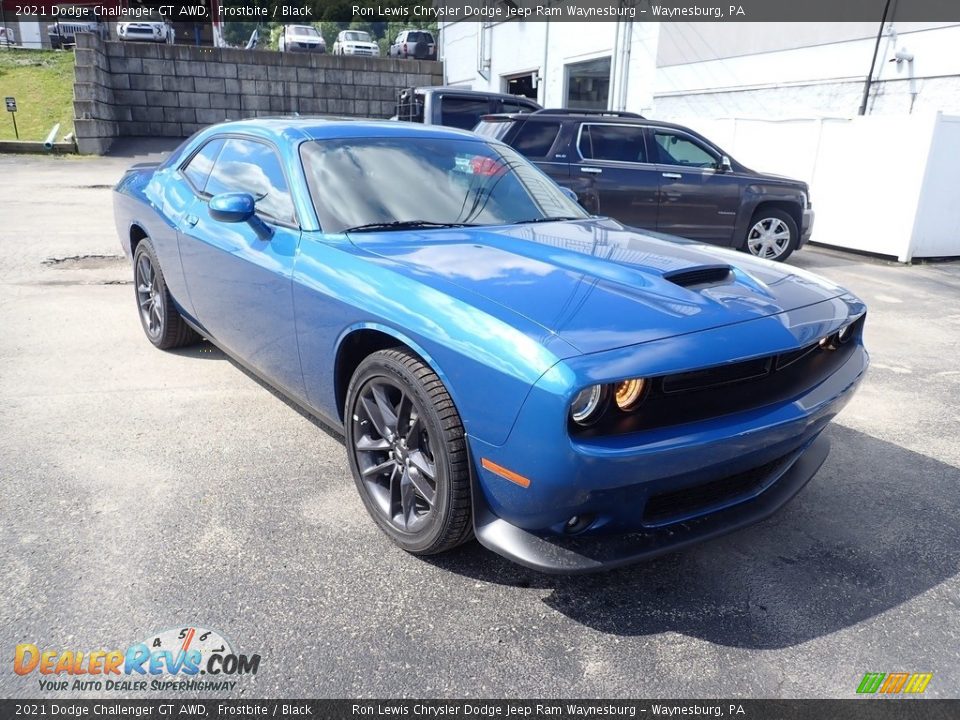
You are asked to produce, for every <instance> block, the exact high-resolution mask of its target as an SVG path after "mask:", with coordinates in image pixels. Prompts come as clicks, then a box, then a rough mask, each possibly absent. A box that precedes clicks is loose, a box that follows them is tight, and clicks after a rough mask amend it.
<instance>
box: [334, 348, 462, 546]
mask: <svg viewBox="0 0 960 720" xmlns="http://www.w3.org/2000/svg"><path fill="white" fill-rule="evenodd" d="M345 430H346V441H347V453H348V456H349V460H350V469H351V471H352V473H353V477H354V480H355V482H356V485H357V489H358V490H359V492H360V496H361V498H362V499H363V502H364V505H366V508H367V511H368V512H369V513H370V515H371V516H372V517H373V519H374V520H375V521H376V523H377V525H379V526H380V528H381V529H382V530H383V531H384V532H385V533H386V534H387V535H389V536H390V538H391V539H392V540H393V541H394V542H395V543H397V544H398V545H399V546H400V547H402V548H403V549H404V550H407V551H408V552H411V553H414V554H418V555H431V554H435V553H439V552H443V551H445V550H449V549H450V548H452V547H455V546H456V545H459V544H461V543H462V542H464V541H465V540H467V539H468V538H469V537H470V534H471V531H472V524H471V512H470V481H469V469H468V462H467V451H466V443H465V440H464V433H463V425H462V423H461V422H460V416H459V414H458V413H457V410H456V408H455V407H454V405H453V401H452V400H451V399H450V395H449V394H448V393H447V390H446V388H445V387H444V385H443V383H442V382H441V381H440V378H439V377H437V375H436V373H434V372H433V370H431V369H430V367H429V366H427V365H426V364H425V363H424V362H423V361H422V360H420V358H418V357H417V356H416V355H414V354H412V353H410V352H409V351H407V350H404V349H399V348H398V349H391V350H381V351H378V352H375V353H373V354H372V355H370V356H369V357H367V358H366V359H365V360H363V362H361V363H360V365H359V367H358V368H357V370H356V372H355V373H354V375H353V378H352V380H351V382H350V387H349V389H348V391H347V402H346V412H345Z"/></svg>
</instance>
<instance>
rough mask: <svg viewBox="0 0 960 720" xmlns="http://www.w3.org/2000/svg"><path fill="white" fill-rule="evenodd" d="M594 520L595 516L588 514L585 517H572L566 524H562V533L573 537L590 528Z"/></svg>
mask: <svg viewBox="0 0 960 720" xmlns="http://www.w3.org/2000/svg"><path fill="white" fill-rule="evenodd" d="M596 519H597V516H596V515H594V514H593V513H588V514H586V515H574V516H572V517H571V518H570V519H569V520H567V522H566V523H564V526H563V531H564V532H565V533H567V534H568V535H575V534H577V533H579V532H583V531H584V530H586V529H587V528H588V527H590V526H591V525H592V524H593V521H594V520H596Z"/></svg>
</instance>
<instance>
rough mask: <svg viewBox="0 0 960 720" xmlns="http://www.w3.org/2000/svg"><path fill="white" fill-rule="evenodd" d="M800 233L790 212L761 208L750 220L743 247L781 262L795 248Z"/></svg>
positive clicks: (754, 253)
mask: <svg viewBox="0 0 960 720" xmlns="http://www.w3.org/2000/svg"><path fill="white" fill-rule="evenodd" d="M799 238H800V233H799V231H798V230H797V223H796V222H795V221H794V219H793V218H792V217H790V214H789V213H787V212H784V211H783V210H780V209H778V208H769V209H761V210H759V211H757V212H756V213H755V214H754V216H753V219H752V220H751V221H750V228H749V229H748V230H747V237H746V238H745V239H744V244H743V249H744V250H746V251H747V252H748V253H750V254H751V255H755V256H757V257H760V258H764V259H765V260H777V261H778V262H782V261H784V260H786V259H787V258H788V257H790V254H791V253H792V252H793V251H794V250H796V249H797V241H798V240H799Z"/></svg>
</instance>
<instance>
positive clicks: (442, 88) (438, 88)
mask: <svg viewBox="0 0 960 720" xmlns="http://www.w3.org/2000/svg"><path fill="white" fill-rule="evenodd" d="M413 91H414V92H418V93H435V92H449V93H457V94H458V95H475V96H477V97H488V98H497V99H499V100H522V101H524V102H528V103H533V104H534V105H536V106H537V107H540V105H539V104H538V103H537V101H536V100H534V99H533V98H528V97H526V96H524V95H511V94H510V93H498V92H492V91H487V90H472V89H470V88H462V87H455V86H451V85H424V86H422V87H416V88H414V89H413ZM516 114H520V113H516ZM522 114H524V115H529V113H522Z"/></svg>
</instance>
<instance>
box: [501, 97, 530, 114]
mask: <svg viewBox="0 0 960 720" xmlns="http://www.w3.org/2000/svg"><path fill="white" fill-rule="evenodd" d="M536 109H537V108H535V107H532V106H531V105H529V104H528V103H525V102H519V101H510V100H504V101H503V109H502V110H499V111H498V112H505V113H531V112H533V111H534V110H536Z"/></svg>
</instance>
